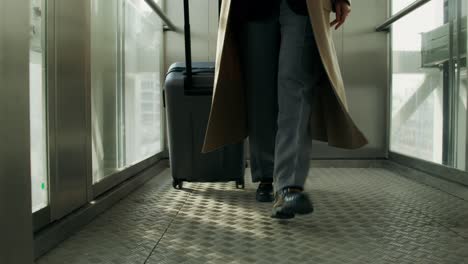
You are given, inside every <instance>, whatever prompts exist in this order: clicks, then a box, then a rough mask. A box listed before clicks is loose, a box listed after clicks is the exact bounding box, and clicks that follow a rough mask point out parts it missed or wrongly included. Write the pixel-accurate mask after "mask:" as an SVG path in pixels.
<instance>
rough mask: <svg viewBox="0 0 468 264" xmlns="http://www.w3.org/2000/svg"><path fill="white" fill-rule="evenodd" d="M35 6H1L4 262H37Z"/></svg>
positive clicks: (0, 245) (12, 1)
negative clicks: (32, 117) (32, 100)
mask: <svg viewBox="0 0 468 264" xmlns="http://www.w3.org/2000/svg"><path fill="white" fill-rule="evenodd" d="M30 9H31V6H30V1H27V0H24V1H17V0H1V1H0V17H1V18H2V23H0V127H1V128H0V139H1V140H0V214H1V217H0V230H1V236H2V239H0V263H5V264H8V263H25V264H27V263H32V262H33V244H32V235H33V234H32V232H33V231H32V203H31V171H30V170H31V166H30V153H31V152H30V123H29V47H30V42H29V30H30V20H29V17H30Z"/></svg>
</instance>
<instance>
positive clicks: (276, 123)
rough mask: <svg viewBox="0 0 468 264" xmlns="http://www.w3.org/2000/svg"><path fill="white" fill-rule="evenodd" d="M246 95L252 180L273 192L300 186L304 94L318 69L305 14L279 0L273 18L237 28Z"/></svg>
mask: <svg viewBox="0 0 468 264" xmlns="http://www.w3.org/2000/svg"><path fill="white" fill-rule="evenodd" d="M239 39H240V46H241V59H242V62H243V64H242V65H243V67H244V68H243V74H244V82H245V85H246V86H245V87H246V91H247V98H248V126H249V145H250V160H251V172H252V180H253V181H254V182H258V181H262V182H269V181H270V182H271V181H273V182H274V186H275V190H280V189H281V188H283V187H293V186H294V187H302V188H303V186H304V183H305V180H306V177H307V175H308V171H309V164H310V147H311V143H312V140H311V138H310V133H309V132H310V131H309V118H310V110H311V105H310V101H311V100H310V98H311V96H313V92H314V90H315V89H316V88H318V87H317V85H318V80H319V78H320V76H321V74H323V73H324V71H323V66H322V63H321V60H320V56H319V53H318V50H317V46H316V44H315V39H314V35H313V32H312V28H311V25H310V20H309V17H306V16H301V15H297V14H296V13H294V12H293V11H292V10H291V9H290V8H289V6H288V4H287V3H286V1H285V0H283V1H281V8H280V14H279V17H273V18H269V19H267V20H261V21H249V22H246V23H244V24H243V25H242V26H241V27H240V38H239Z"/></svg>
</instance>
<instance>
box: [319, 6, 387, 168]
mask: <svg viewBox="0 0 468 264" xmlns="http://www.w3.org/2000/svg"><path fill="white" fill-rule="evenodd" d="M387 14H388V3H387V0H361V1H354V2H353V3H352V12H351V14H350V16H349V17H348V20H347V22H346V23H345V25H344V28H343V29H342V30H343V32H342V34H339V32H336V31H334V29H332V30H333V32H334V41H335V46H336V49H337V51H338V52H339V53H338V58H339V63H340V66H341V70H342V74H343V78H344V83H345V88H346V95H347V99H348V104H349V109H350V113H351V116H352V117H353V119H354V120H355V121H356V123H357V125H358V127H359V128H360V129H362V131H363V133H364V134H365V135H366V136H367V138H368V139H369V144H368V145H367V146H365V147H363V148H361V149H358V150H343V149H338V148H333V147H328V146H326V145H324V144H322V143H319V142H315V143H314V144H313V146H312V158H314V159H316V158H328V159H332V158H351V159H359V158H373V157H377V158H383V157H386V155H387V140H386V137H387V129H388V125H387V108H388V106H387V98H388V93H387V91H388V89H389V88H390V87H389V86H388V72H389V67H388V65H389V60H388V50H389V43H388V35H387V34H382V33H378V32H375V28H374V27H375V25H377V24H378V23H379V22H380V21H381V20H382V18H384V17H387ZM330 18H331V19H334V18H335V15H334V14H331V15H330Z"/></svg>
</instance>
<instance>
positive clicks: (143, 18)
mask: <svg viewBox="0 0 468 264" xmlns="http://www.w3.org/2000/svg"><path fill="white" fill-rule="evenodd" d="M161 29H162V25H161V22H160V19H159V17H158V16H157V15H156V14H155V13H154V12H153V11H152V10H151V9H150V7H149V6H148V5H147V4H146V3H145V1H144V0H125V42H124V43H125V121H126V122H125V128H126V130H125V143H126V144H125V158H126V162H127V165H130V164H133V163H135V162H138V161H140V160H142V159H145V158H148V157H150V156H152V155H154V154H156V153H158V152H160V151H161V150H162V141H161V93H160V92H161V88H160V87H161V78H160V76H161V68H160V66H161V59H160V50H161V48H162V47H161V40H162V38H161Z"/></svg>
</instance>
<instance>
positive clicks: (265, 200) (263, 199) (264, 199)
mask: <svg viewBox="0 0 468 264" xmlns="http://www.w3.org/2000/svg"><path fill="white" fill-rule="evenodd" d="M255 200H257V202H259V203H272V202H273V201H274V200H275V199H273V198H270V199H268V198H259V197H255Z"/></svg>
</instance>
